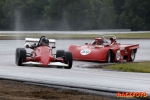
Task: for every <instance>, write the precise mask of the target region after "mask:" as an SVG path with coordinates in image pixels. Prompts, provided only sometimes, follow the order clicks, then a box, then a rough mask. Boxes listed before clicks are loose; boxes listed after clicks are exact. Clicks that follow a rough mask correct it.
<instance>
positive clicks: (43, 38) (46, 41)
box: [40, 37, 49, 46]
mask: <svg viewBox="0 0 150 100" xmlns="http://www.w3.org/2000/svg"><path fill="white" fill-rule="evenodd" d="M40 44H41V45H47V46H49V40H48V39H47V38H46V37H42V38H41V41H40Z"/></svg>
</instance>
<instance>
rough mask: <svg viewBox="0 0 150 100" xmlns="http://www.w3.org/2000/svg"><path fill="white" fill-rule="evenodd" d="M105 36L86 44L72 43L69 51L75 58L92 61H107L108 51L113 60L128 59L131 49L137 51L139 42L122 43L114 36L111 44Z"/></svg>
mask: <svg viewBox="0 0 150 100" xmlns="http://www.w3.org/2000/svg"><path fill="white" fill-rule="evenodd" d="M105 42H106V41H105V40H104V38H95V41H94V42H93V43H91V44H85V45H74V44H73V45H70V47H69V51H70V52H72V55H73V59H75V60H90V61H107V55H108V51H109V50H110V51H111V52H112V54H113V57H114V58H113V61H121V60H126V61H129V60H130V57H131V50H134V52H135V53H136V52H137V48H139V44H135V45H132V44H120V43H116V41H115V40H113V38H111V39H110V44H109V45H107V44H108V43H105Z"/></svg>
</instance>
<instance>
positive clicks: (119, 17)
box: [0, 0, 150, 31]
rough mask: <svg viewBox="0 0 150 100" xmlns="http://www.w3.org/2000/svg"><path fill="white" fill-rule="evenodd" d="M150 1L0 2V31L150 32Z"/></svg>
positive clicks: (38, 0)
mask: <svg viewBox="0 0 150 100" xmlns="http://www.w3.org/2000/svg"><path fill="white" fill-rule="evenodd" d="M149 5H150V0H0V30H17V31H32V30H60V31H72V30H101V29H131V30H133V31H137V30H141V31H142V30H143V31H144V30H150V29H149V27H150V6H149Z"/></svg>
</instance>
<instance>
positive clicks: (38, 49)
mask: <svg viewBox="0 0 150 100" xmlns="http://www.w3.org/2000/svg"><path fill="white" fill-rule="evenodd" d="M25 41H26V44H25V47H26V48H30V49H33V51H32V52H31V53H27V51H26V49H25V48H17V49H16V64H17V65H18V66H22V65H39V66H57V67H60V66H61V67H64V68H66V69H70V68H71V67H72V53H71V52H65V51H64V50H57V52H56V54H53V52H52V49H53V48H55V42H56V40H55V39H47V38H46V37H45V36H42V37H41V38H40V39H36V38H26V39H25ZM30 42H32V43H34V44H33V45H30V44H29V43H30ZM50 43H51V44H53V46H50Z"/></svg>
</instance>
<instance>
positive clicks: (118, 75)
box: [0, 39, 150, 94]
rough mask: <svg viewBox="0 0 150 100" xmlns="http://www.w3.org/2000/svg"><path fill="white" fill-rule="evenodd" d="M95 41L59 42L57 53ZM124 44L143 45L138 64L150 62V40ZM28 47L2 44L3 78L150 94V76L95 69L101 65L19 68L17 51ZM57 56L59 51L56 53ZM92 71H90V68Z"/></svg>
mask: <svg viewBox="0 0 150 100" xmlns="http://www.w3.org/2000/svg"><path fill="white" fill-rule="evenodd" d="M91 41H92V40H57V41H56V50H59V49H62V50H67V49H68V46H69V45H70V44H84V43H85V42H88V43H90V42H91ZM118 42H120V43H124V44H140V48H139V49H138V51H137V54H136V59H135V61H145V60H150V52H149V50H150V40H141V39H139V40H118ZM17 47H24V41H20V40H7V41H6V40H1V41H0V77H1V78H11V79H17V80H25V81H32V82H40V83H44V84H55V85H61V86H69V87H74V88H78V87H80V88H85V89H90V90H96V91H97V92H98V91H101V90H103V91H110V92H117V91H118V92H121V91H132V92H137V91H139V92H147V93H148V94H150V85H149V84H150V74H149V73H128V72H116V71H106V70H103V69H101V68H92V66H93V65H99V64H101V63H99V62H85V61H74V62H73V68H72V69H70V70H68V69H58V68H43V67H31V66H23V67H20V66H16V65H15V49H16V48H17ZM54 52H55V50H54ZM89 67H90V68H89Z"/></svg>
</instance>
